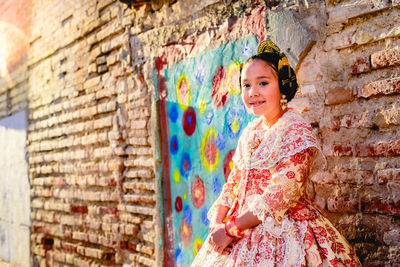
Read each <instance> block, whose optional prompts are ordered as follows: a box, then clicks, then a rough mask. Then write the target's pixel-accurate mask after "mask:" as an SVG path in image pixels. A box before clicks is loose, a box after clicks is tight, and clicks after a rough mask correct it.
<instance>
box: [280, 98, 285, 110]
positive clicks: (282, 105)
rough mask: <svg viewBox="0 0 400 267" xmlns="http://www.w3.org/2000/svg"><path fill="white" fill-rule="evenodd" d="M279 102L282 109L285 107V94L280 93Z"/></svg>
mask: <svg viewBox="0 0 400 267" xmlns="http://www.w3.org/2000/svg"><path fill="white" fill-rule="evenodd" d="M280 103H281V107H282V109H286V108H287V99H286V96H285V95H282V97H281V100H280Z"/></svg>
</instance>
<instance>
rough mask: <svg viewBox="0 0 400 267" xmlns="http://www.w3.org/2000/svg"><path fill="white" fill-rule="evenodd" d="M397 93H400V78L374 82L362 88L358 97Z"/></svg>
mask: <svg viewBox="0 0 400 267" xmlns="http://www.w3.org/2000/svg"><path fill="white" fill-rule="evenodd" d="M395 93H400V77H395V78H392V79H384V80H379V81H374V82H371V83H369V84H367V85H364V86H362V87H360V88H359V90H358V96H359V97H364V98H368V97H371V96H378V95H391V94H395Z"/></svg>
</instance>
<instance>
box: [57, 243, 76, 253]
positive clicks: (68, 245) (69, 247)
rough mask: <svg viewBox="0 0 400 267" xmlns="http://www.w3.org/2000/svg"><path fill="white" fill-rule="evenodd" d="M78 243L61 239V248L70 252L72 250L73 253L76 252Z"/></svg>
mask: <svg viewBox="0 0 400 267" xmlns="http://www.w3.org/2000/svg"><path fill="white" fill-rule="evenodd" d="M76 247H77V246H76V244H73V243H69V242H66V241H61V248H62V249H63V250H66V251H68V252H72V253H76Z"/></svg>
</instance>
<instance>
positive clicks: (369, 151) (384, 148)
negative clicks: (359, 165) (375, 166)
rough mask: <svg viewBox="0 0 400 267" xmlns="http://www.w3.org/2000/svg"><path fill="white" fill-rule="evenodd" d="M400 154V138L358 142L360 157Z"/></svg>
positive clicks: (357, 153) (358, 154)
mask: <svg viewBox="0 0 400 267" xmlns="http://www.w3.org/2000/svg"><path fill="white" fill-rule="evenodd" d="M399 154H400V139H399V140H395V141H387V140H385V141H379V142H363V143H358V144H356V155H357V156H359V157H391V156H397V155H399Z"/></svg>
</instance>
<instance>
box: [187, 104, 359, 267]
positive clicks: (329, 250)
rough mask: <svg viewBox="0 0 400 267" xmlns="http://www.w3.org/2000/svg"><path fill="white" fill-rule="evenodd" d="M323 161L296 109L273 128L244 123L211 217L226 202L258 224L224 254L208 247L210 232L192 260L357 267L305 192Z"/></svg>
mask: <svg viewBox="0 0 400 267" xmlns="http://www.w3.org/2000/svg"><path fill="white" fill-rule="evenodd" d="M324 160H325V159H324V158H323V156H322V153H321V152H320V147H319V144H318V140H317V139H316V137H315V136H314V134H313V131H312V129H311V127H310V125H309V124H308V123H307V122H306V121H305V120H304V119H303V118H302V117H301V115H300V114H299V113H298V112H296V111H294V110H289V111H287V112H286V113H284V114H283V115H282V117H281V118H280V119H279V120H278V121H277V122H276V123H275V124H274V125H272V127H268V126H266V124H265V123H264V122H263V121H262V119H261V118H256V119H255V120H253V121H252V122H251V123H249V125H248V126H247V127H246V128H245V130H244V131H243V133H242V136H241V137H240V139H239V143H238V147H237V149H236V152H235V155H234V157H233V162H234V166H233V169H232V171H231V173H230V175H229V178H228V180H227V182H226V183H225V185H224V187H223V189H222V192H221V194H220V196H219V198H218V199H217V200H216V201H215V203H214V204H213V206H212V207H211V209H210V211H209V213H208V218H209V219H210V222H213V221H214V219H213V218H214V216H215V215H216V208H217V206H218V205H224V206H227V207H229V208H230V210H229V212H228V214H227V216H229V215H239V214H242V213H244V212H246V211H251V212H252V213H253V214H254V215H256V216H257V217H258V219H259V220H260V221H261V223H260V224H259V225H257V226H255V227H252V228H250V229H247V230H245V231H244V237H243V238H241V239H236V240H234V241H233V242H232V243H231V246H232V250H231V252H230V253H228V254H226V255H225V254H219V253H217V252H214V251H213V248H212V246H211V245H210V244H209V242H208V239H209V238H210V236H208V237H207V240H206V242H204V245H203V247H202V248H201V249H200V251H199V252H198V254H197V256H196V258H195V260H194V261H193V263H192V265H191V266H193V267H197V266H201V267H208V266H212V267H219V266H224V267H229V266H260V267H261V266H263V267H267V266H284V267H289V266H361V264H360V263H359V261H358V258H357V256H356V255H355V253H354V251H353V249H352V248H351V247H350V245H349V244H348V243H347V241H346V240H345V238H344V237H343V236H342V235H341V234H340V233H339V232H338V231H337V230H336V229H335V228H334V226H333V225H332V224H331V223H330V222H329V221H328V220H327V219H326V218H325V217H323V216H322V215H321V214H320V213H319V212H318V211H317V210H316V209H315V208H313V207H312V206H311V205H310V204H309V201H308V200H307V198H306V196H305V187H306V182H307V180H308V178H309V176H310V174H312V173H313V172H314V171H315V170H316V168H315V167H314V166H316V167H318V166H319V167H321V166H322V165H323V164H325V162H324ZM210 227H213V225H210Z"/></svg>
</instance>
